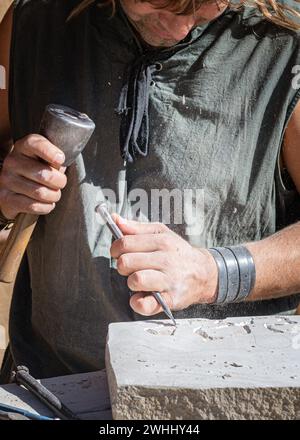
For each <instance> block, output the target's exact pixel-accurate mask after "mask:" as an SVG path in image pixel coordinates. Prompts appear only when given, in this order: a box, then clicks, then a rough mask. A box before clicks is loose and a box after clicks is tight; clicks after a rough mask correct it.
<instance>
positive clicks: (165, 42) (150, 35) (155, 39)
mask: <svg viewBox="0 0 300 440" xmlns="http://www.w3.org/2000/svg"><path fill="white" fill-rule="evenodd" d="M128 19H129V21H130V22H131V24H132V25H133V26H134V28H135V29H136V30H137V32H138V34H139V35H140V37H141V38H142V39H143V40H144V41H145V42H146V43H147V44H149V45H150V46H155V47H171V46H175V44H177V43H178V42H179V41H178V40H174V39H172V38H171V37H170V38H166V37H161V36H159V35H157V34H155V30H153V28H156V29H158V30H159V29H161V24H160V22H159V20H157V19H155V18H154V17H151V16H145V17H143V18H141V19H140V20H138V21H133V20H131V19H130V17H128Z"/></svg>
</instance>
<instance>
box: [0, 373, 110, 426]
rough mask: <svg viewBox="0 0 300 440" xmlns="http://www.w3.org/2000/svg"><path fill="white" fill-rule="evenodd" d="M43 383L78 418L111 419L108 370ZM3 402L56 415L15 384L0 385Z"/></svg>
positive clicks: (0, 400)
mask: <svg viewBox="0 0 300 440" xmlns="http://www.w3.org/2000/svg"><path fill="white" fill-rule="evenodd" d="M41 383H42V384H43V385H44V386H45V387H46V388H48V389H49V390H50V391H51V392H53V394H55V395H56V396H57V397H58V398H59V399H60V400H61V401H62V403H64V404H65V405H66V406H67V407H68V408H69V409H70V410H71V411H73V412H74V413H75V414H76V415H78V416H79V418H81V419H83V420H111V418H112V416H111V409H110V399H109V392H108V386H107V380H106V372H105V370H101V371H98V372H95V373H84V374H73V375H70V376H61V377H54V378H50V379H43V380H41ZM0 402H1V403H4V404H6V405H11V406H15V407H18V408H22V409H25V410H27V411H30V412H32V413H36V414H40V415H43V416H48V417H54V415H53V414H52V412H51V411H50V410H49V409H47V408H46V407H45V405H43V404H42V403H41V402H39V400H38V399H37V398H36V397H35V396H33V395H32V394H31V393H30V392H29V391H27V390H26V389H25V388H23V387H20V386H19V385H16V384H9V385H2V386H0Z"/></svg>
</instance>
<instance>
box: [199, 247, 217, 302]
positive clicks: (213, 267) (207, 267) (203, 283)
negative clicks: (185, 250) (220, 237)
mask: <svg viewBox="0 0 300 440" xmlns="http://www.w3.org/2000/svg"><path fill="white" fill-rule="evenodd" d="M197 252H198V253H199V258H198V263H197V265H198V268H199V269H200V274H199V276H198V279H197V285H198V288H199V291H198V301H197V302H198V303H199V304H213V303H214V302H215V301H216V298H217V295H218V267H217V264H216V262H215V259H214V258H213V256H212V255H211V253H210V252H209V251H208V250H207V249H197Z"/></svg>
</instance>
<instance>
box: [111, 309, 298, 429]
mask: <svg viewBox="0 0 300 440" xmlns="http://www.w3.org/2000/svg"><path fill="white" fill-rule="evenodd" d="M177 322H178V327H177V328H176V329H175V328H174V327H173V326H172V325H171V324H170V321H167V320H156V321H155V320H149V321H140V322H130V323H128V322H126V323H114V324H111V325H110V326H109V333H108V339H107V348H106V368H107V374H108V382H109V389H110V397H111V404H112V412H113V418H114V419H143V420H146V419H148V420H149V419H150V420H158V419H168V420H180V419H190V420H192V419H195V420H201V419H299V418H300V316H279V315H277V316H266V317H249V318H244V317H243V318H228V319H225V320H208V319H182V320H177Z"/></svg>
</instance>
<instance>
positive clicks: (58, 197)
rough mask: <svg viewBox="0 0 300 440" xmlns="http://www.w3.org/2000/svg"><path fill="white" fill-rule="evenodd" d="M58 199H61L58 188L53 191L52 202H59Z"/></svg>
mask: <svg viewBox="0 0 300 440" xmlns="http://www.w3.org/2000/svg"><path fill="white" fill-rule="evenodd" d="M60 199H61V191H60V190H58V191H56V192H55V197H54V202H59V200H60Z"/></svg>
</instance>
